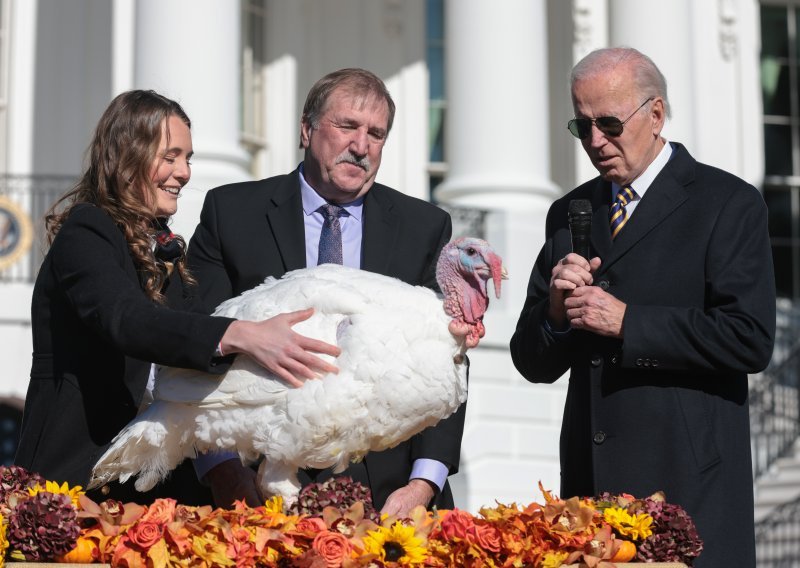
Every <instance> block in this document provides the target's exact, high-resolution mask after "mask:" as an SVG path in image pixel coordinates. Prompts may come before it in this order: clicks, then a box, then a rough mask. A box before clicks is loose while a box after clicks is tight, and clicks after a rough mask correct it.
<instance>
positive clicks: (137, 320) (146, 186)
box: [16, 90, 338, 504]
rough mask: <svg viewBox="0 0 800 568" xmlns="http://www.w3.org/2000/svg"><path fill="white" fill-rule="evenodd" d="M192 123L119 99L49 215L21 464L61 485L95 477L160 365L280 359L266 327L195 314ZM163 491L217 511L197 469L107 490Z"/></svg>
mask: <svg viewBox="0 0 800 568" xmlns="http://www.w3.org/2000/svg"><path fill="white" fill-rule="evenodd" d="M189 129H190V122H189V118H188V117H187V116H186V113H185V112H184V111H183V109H182V108H181V107H180V105H178V103H176V102H175V101H172V100H170V99H168V98H166V97H163V96H161V95H159V94H157V93H155V92H153V91H140V90H139V91H129V92H126V93H123V94H121V95H119V96H118V97H116V98H115V99H114V100H113V101H112V102H111V104H110V105H109V107H108V108H107V109H106V111H105V113H104V114H103V116H102V117H101V119H100V122H99V124H98V125H97V128H96V131H95V134H94V138H93V140H92V142H91V144H90V147H89V155H88V161H89V164H88V167H87V169H86V171H85V172H84V174H83V176H82V178H81V180H80V181H79V182H78V183H77V185H76V186H75V187H74V188H73V189H72V190H71V191H69V192H68V193H67V194H66V195H65V196H64V197H63V198H62V199H61V200H60V201H59V202H58V203H56V205H55V206H54V207H53V209H51V211H50V213H49V214H48V215H47V216H46V226H47V231H48V239H49V241H50V243H51V246H50V250H49V252H48V254H47V256H46V257H45V259H44V262H43V263H42V266H41V269H40V271H39V275H38V278H37V279H36V284H35V286H34V291H33V300H32V306H31V311H32V317H31V322H32V332H33V363H32V367H31V379H30V384H29V386H28V394H27V399H26V402H25V412H24V416H23V423H22V433H21V437H20V443H19V448H18V450H17V456H16V463H17V465H20V466H23V467H25V468H27V469H29V470H32V471H36V472H38V473H40V474H42V475H44V476H45V477H46V478H47V479H50V480H54V481H58V482H63V481H67V482H69V483H70V484H71V485H73V484H79V485H83V486H85V485H86V484H87V483H88V481H89V475H90V471H91V468H92V466H93V465H94V463H95V462H96V461H97V459H98V458H99V457H100V456H101V455H102V453H103V452H104V451H105V449H106V447H107V446H108V444H109V442H110V441H111V439H112V438H113V437H114V436H115V435H116V433H117V432H119V430H120V429H121V428H122V427H123V426H125V425H126V424H127V423H128V421H129V420H130V419H131V418H133V417H134V416H135V415H136V413H137V410H138V408H139V406H140V404H141V402H142V399H143V396H144V394H145V392H146V390H147V385H148V378H149V376H150V368H151V363H157V364H163V365H170V366H176V367H186V368H193V369H199V370H203V371H208V372H215V371H217V372H222V371H224V370H225V368H226V367H227V365H226V363H225V359H221V358H220V357H219V356H220V355H221V354H222V353H224V354H225V355H228V354H231V353H236V352H244V353H247V354H249V355H251V356H252V357H254V358H255V359H256V360H257V361H259V362H260V363H261V364H265V361H268V358H269V353H268V349H269V342H270V340H271V338H270V337H268V336H267V334H266V333H265V327H264V326H263V324H264V322H245V321H235V320H231V319H228V318H217V317H212V316H206V315H200V314H196V313H190V311H184V310H191V308H192V300H191V296H192V294H191V285H192V284H193V280H192V278H191V276H190V275H189V273H188V271H187V269H186V266H185V244H184V241H183V239H181V237H176V236H174V235H171V233H169V231H168V230H167V229H166V222H167V220H168V219H169V217H170V216H171V215H173V214H174V213H175V212H176V211H177V204H178V202H177V200H178V197H179V196H180V192H181V189H182V188H183V186H184V185H186V183H187V182H188V181H189V178H190V175H191V171H190V158H191V156H192V139H191V133H190V130H189ZM315 347H316V349H317V350H318V351H319V352H324V353H328V354H332V355H336V354H338V350H336V348H335V347H333V346H329V345H326V344H320V345H316V346H315ZM317 370H319V371H323V372H327V371H329V370H331V369H330V368H326V367H319V368H318V369H317ZM163 496H169V497H174V498H176V499H178V500H179V501H180V502H183V503H186V504H195V503H209V504H210V503H211V497H210V495H209V494H208V493H207V492H206V491H205V488H204V487H202V486H201V485H200V484H199V483H198V482H197V479H196V476H195V474H194V471H193V470H192V468H191V464H189V463H188V462H185V463H184V464H183V465H182V466H181V467H180V468H178V469H177V470H175V472H173V475H172V477H171V478H170V479H169V480H168V481H167V482H165V483H164V484H163V485H162V486H159V487H157V488H156V489H154V490H153V492H151V493H148V494H142V493H138V492H136V491H135V489H134V488H133V483H132V482H129V483H126V484H122V485H119V484H113V485H109V486H106V487H105V488H104V489H103V491H102V492H100V493H99V494H97V495H94V497H96V498H100V499H105V498H115V499H119V500H123V501H137V502H140V503H144V502H148V501H150V500H152V499H153V498H155V497H163Z"/></svg>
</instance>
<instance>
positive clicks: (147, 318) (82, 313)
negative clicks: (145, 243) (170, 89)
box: [15, 205, 232, 503]
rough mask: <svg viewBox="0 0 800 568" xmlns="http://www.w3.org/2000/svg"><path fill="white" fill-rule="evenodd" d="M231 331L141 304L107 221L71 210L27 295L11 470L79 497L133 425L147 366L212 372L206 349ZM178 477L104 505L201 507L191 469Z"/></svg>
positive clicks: (118, 492)
mask: <svg viewBox="0 0 800 568" xmlns="http://www.w3.org/2000/svg"><path fill="white" fill-rule="evenodd" d="M169 280H170V281H169V282H168V283H167V284H166V295H167V298H168V304H169V305H170V306H183V304H184V289H183V285H182V282H181V280H180V279H179V278H178V277H177V276H174V277H172V278H170V279H169ZM231 321H232V320H230V319H227V318H209V317H208V316H204V315H201V314H197V313H184V312H178V311H175V310H172V309H170V308H169V307H166V306H159V305H156V304H154V303H153V302H151V301H150V300H149V299H148V298H147V297H146V296H145V294H144V292H143V291H142V288H141V286H140V283H139V277H138V275H137V271H136V268H135V266H134V264H133V260H132V258H131V256H130V253H129V250H128V245H127V242H126V240H125V238H124V236H123V234H122V232H121V231H120V230H119V228H117V226H116V225H115V223H114V221H113V220H112V219H111V217H109V216H108V215H107V214H106V213H105V212H104V211H102V210H101V209H99V208H97V207H94V206H91V205H79V206H77V207H76V208H75V209H74V210H73V212H72V213H71V214H70V216H69V218H68V219H67V221H66V222H65V223H64V225H63V227H62V228H61V230H60V231H59V233H58V235H57V236H56V238H55V240H54V241H53V245H52V247H51V248H50V251H49V252H48V254H47V256H46V257H45V259H44V262H43V263H42V266H41V269H40V271H39V275H38V277H37V279H36V284H35V286H34V290H33V300H32V304H31V322H32V332H33V364H32V368H31V381H30V384H29V386H28V394H27V397H26V400H25V411H24V415H23V420H22V432H21V436H20V443H19V448H18V450H17V456H16V460H15V461H16V463H17V465H20V466H23V467H25V468H27V469H29V470H32V471H36V472H38V473H40V474H42V475H43V476H45V477H46V478H47V479H50V480H54V481H58V482H63V481H67V482H69V483H70V484H71V485H74V484H79V485H82V486H84V487H85V486H86V484H87V482H88V481H89V473H90V470H91V468H92V466H93V465H94V464H95V462H96V461H97V459H98V458H99V457H100V456H101V455H102V453H103V452H104V451H105V450H106V448H107V447H108V445H109V443H110V441H111V439H112V438H113V437H114V436H115V435H116V434H117V433H118V432H119V431H120V430H121V429H122V428H123V427H124V426H125V425H126V424H127V423H128V421H129V420H131V419H132V418H133V417H134V416H135V415H136V412H137V409H138V406H139V403H140V401H141V399H142V395H143V393H144V390H145V387H146V385H147V379H148V376H149V373H150V362H151V361H152V362H155V363H160V364H165V365H173V366H177V367H188V368H195V369H202V370H206V371H209V372H214V368H215V365H214V362H212V357H213V353H214V349H215V347H216V345H217V343H218V342H219V340H220V338H221V337H222V335H223V334H224V332H225V329H227V327H228V325H229V324H230V322H231ZM187 465H189V466H191V464H189V463H188V462H187ZM188 472H189V473H191V474H192V475H186V476H185V477H184V475H185V472H184V471H183V470H181V471H180V472H176V473H174V474H173V478H174V480H175V482H176V483H175V485H173V486H171V487H159V488H157V489H156V490H154V493H148V494H141V493H137V492H136V491H134V490H133V487H132V486H133V483H132V482H129V483H126V484H124V485H122V486H119V485H116V486H113V489H114V490H113V492H112V493H111V494H109V495H107V497H114V498H117V499H121V500H122V499H124V500H126V501H131V500H133V501H138V502H147V501H148V500H152V498H154V497H155V496H171V497H175V498H178V499H180V500H181V501H182V502H185V503H188V502H190V501H195V502H197V501H200V502H204V503H211V499H210V495H209V496H208V497H207V498H204V499H203V498H202V497H205V495H202V494H204V493H205V491H204V490H203V491H201V489H202V488H200V487H199V485H198V484H197V481H196V476H194V474H193V473H194V472H193V471H192V468H191V467H189V469H188ZM179 480H180V481H179ZM178 481H179V482H178ZM183 489H186V491H183ZM194 490H197V491H200V492H201V494H196V493H194ZM103 497H104V498H105V497H106V496H103Z"/></svg>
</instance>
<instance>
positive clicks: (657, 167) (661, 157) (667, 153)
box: [611, 138, 672, 201]
mask: <svg viewBox="0 0 800 568" xmlns="http://www.w3.org/2000/svg"><path fill="white" fill-rule="evenodd" d="M671 156H672V145H671V144H670V143H669V141H668V140H667V139H666V138H665V139H664V147H663V148H661V151H660V152H659V153H658V155H657V156H656V158H655V160H653V161H652V162H650V165H649V166H647V169H646V170H645V171H643V172H642V175H640V176H639V177H638V178H636V179H635V180H634V181H633V183H632V184H630V186H631V187H632V188H633V191H635V192H636V199H641V198H642V197H644V194H645V192H646V191H647V189H648V188H649V187H650V185H651V184H652V183H653V180H655V179H656V176H657V175H658V174H660V173H661V170H663V169H664V166H666V165H667V162H669V159H670V157H671ZM620 188H621V186H620V185H619V184H617V183H616V182H612V183H611V200H612V201H613V200H614V196H615V195H617V193H618V192H619V190H620Z"/></svg>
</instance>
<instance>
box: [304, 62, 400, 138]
mask: <svg viewBox="0 0 800 568" xmlns="http://www.w3.org/2000/svg"><path fill="white" fill-rule="evenodd" d="M339 88H342V89H346V90H347V91H348V92H349V93H350V94H352V95H354V96H356V97H359V98H362V100H364V101H366V100H367V99H369V98H371V97H374V98H375V99H377V100H383V101H385V102H386V106H387V107H388V109H389V121H388V123H387V125H386V134H387V135H388V134H389V131H390V130H391V129H392V123H393V122H394V112H395V104H394V101H393V100H392V96H391V95H390V94H389V90H388V89H387V88H386V85H385V84H384V82H383V81H382V80H381V79H380V77H378V76H377V75H375V74H374V73H371V72H370V71H367V70H366V69H358V68H348V69H339V70H338V71H334V72H333V73H329V74H327V75H325V76H324V77H323V78H322V79H320V80H319V81H317V82H316V83H314V86H313V87H311V90H310V91H309V92H308V96H307V97H306V102H305V105H304V106H303V116H302V121H303V122H304V123H305V124H308V125H310V126H311V128H314V129H317V128H318V127H319V120H320V118H321V117H322V115H323V114H324V113H325V110H326V109H327V106H328V99H330V96H331V94H332V93H333V92H334V91H335V90H337V89H339ZM300 147H301V148H302V147H303V146H302V144H301V145H300Z"/></svg>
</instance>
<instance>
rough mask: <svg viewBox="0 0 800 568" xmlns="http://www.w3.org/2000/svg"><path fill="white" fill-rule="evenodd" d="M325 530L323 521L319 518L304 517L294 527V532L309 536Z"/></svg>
mask: <svg viewBox="0 0 800 568" xmlns="http://www.w3.org/2000/svg"><path fill="white" fill-rule="evenodd" d="M327 528H328V527H326V526H325V521H323V520H322V519H320V518H319V517H304V518H302V519H300V520H299V521H297V525H296V526H295V529H294V530H295V531H296V532H299V533H304V534H307V535H309V536H310V535H313V534H317V533H319V532H322V531H324V530H327Z"/></svg>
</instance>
